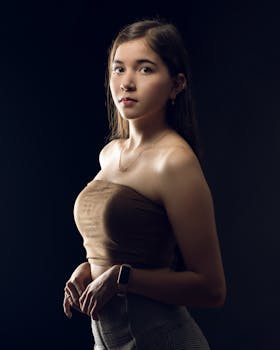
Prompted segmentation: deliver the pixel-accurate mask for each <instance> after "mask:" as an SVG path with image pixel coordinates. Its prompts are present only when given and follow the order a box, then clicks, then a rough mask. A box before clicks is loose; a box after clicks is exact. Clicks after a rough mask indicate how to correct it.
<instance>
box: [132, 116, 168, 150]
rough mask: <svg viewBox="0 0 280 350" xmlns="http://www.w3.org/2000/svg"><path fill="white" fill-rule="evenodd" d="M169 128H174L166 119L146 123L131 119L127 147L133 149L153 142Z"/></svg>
mask: <svg viewBox="0 0 280 350" xmlns="http://www.w3.org/2000/svg"><path fill="white" fill-rule="evenodd" d="M167 130H170V131H171V130H172V129H171V128H170V126H169V125H168V124H167V123H166V122H165V121H158V122H157V123H149V124H148V125H147V124H144V123H141V122H140V120H137V121H136V120H134V121H133V120H129V138H128V140H127V141H126V149H127V150H130V151H133V150H135V149H137V148H140V147H143V146H146V145H148V144H150V143H152V142H153V141H154V140H155V139H156V138H157V137H158V136H160V135H161V134H162V133H163V132H165V131H167Z"/></svg>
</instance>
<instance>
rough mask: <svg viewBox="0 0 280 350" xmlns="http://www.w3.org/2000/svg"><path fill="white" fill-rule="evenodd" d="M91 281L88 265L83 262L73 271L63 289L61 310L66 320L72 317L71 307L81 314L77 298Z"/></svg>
mask: <svg viewBox="0 0 280 350" xmlns="http://www.w3.org/2000/svg"><path fill="white" fill-rule="evenodd" d="M91 281H92V278H91V271H90V264H89V263H88V262H84V263H82V264H80V265H79V266H78V267H77V268H76V269H75V270H74V272H73V273H72V275H71V277H70V279H69V280H68V281H67V282H66V286H65V288H64V291H65V293H64V300H63V309H64V313H65V314H66V316H67V317H68V318H71V317H72V312H71V307H72V308H73V309H75V310H77V311H79V312H82V311H81V309H80V304H79V298H80V296H81V295H82V293H83V292H84V290H85V288H86V286H87V285H88V284H89V283H90V282H91Z"/></svg>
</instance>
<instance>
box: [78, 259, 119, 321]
mask: <svg viewBox="0 0 280 350" xmlns="http://www.w3.org/2000/svg"><path fill="white" fill-rule="evenodd" d="M118 272H119V266H118V265H114V266H112V267H110V268H109V269H108V270H106V271H105V272H104V273H103V274H102V275H100V276H98V277H97V278H96V279H95V280H94V281H92V282H91V283H90V284H89V285H88V286H87V287H86V289H85V290H84V292H83V294H82V295H81V297H80V299H79V301H80V310H81V311H82V312H83V313H85V314H87V315H88V316H91V317H92V318H93V319H94V320H98V315H97V313H98V311H99V310H100V309H101V308H102V307H103V306H104V305H105V304H106V303H107V302H108V301H109V300H110V299H111V298H112V297H113V296H114V295H115V294H116V293H117V291H118V289H117V276H118Z"/></svg>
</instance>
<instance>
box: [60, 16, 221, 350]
mask: <svg viewBox="0 0 280 350" xmlns="http://www.w3.org/2000/svg"><path fill="white" fill-rule="evenodd" d="M108 107H113V113H110V112H109V115H111V120H110V126H111V129H112V134H111V141H110V142H109V143H108V144H107V145H105V147H104V148H103V149H102V150H101V152H100V167H101V170H100V171H99V172H98V174H97V175H96V177H95V178H94V179H93V180H92V181H91V182H90V183H89V184H88V185H87V186H86V187H85V188H84V189H83V190H82V192H81V193H80V194H79V195H78V197H77V199H76V202H75V207H74V216H75V221H76V224H77V227H78V229H79V231H80V233H81V234H82V236H83V239H84V247H85V249H86V252H87V259H88V262H86V263H83V264H81V265H80V266H78V268H77V269H76V270H75V271H74V272H73V274H72V276H71V277H70V279H69V280H68V281H67V283H66V287H65V296H64V311H65V313H66V315H67V316H68V317H71V315H72V314H71V307H72V308H74V309H76V310H78V311H80V312H83V313H85V314H87V315H89V316H90V317H91V322H92V331H93V336H94V339H95V349H110V350H111V349H123V350H129V349H138V350H139V349H141V350H142V349H143V350H144V349H145V350H149V349H161V350H164V349H169V350H170V349H188V350H189V349H209V345H208V342H207V340H206V339H205V337H204V335H203V333H202V331H201V330H200V328H199V326H198V325H197V323H196V322H195V320H194V319H193V318H192V317H191V315H190V313H189V312H188V310H187V307H188V306H199V307H204V306H205V307H220V306H222V305H223V303H224V300H225V294H226V284H225V277H224V271H223V264H222V259H221V253H220V249H219V241H218V237H217V232H216V225H215V218H214V208H213V202H212V198H211V193H210V190H209V187H208V185H207V182H206V180H205V177H204V175H203V171H202V168H201V166H200V160H199V153H198V148H197V137H196V136H197V134H196V131H195V130H196V129H195V126H196V123H195V118H194V113H193V108H192V99H191V92H190V76H189V65H188V63H187V55H186V51H185V49H184V46H183V42H182V39H181V38H180V35H179V33H178V31H177V29H176V28H175V27H174V26H173V25H172V24H168V23H164V22H162V21H159V20H143V21H139V22H136V23H133V24H131V25H128V26H127V27H125V28H124V29H123V30H122V31H121V32H120V33H119V34H118V36H117V38H116V39H115V40H114V42H113V45H112V47H111V50H110V54H109V60H108ZM180 258H181V263H180Z"/></svg>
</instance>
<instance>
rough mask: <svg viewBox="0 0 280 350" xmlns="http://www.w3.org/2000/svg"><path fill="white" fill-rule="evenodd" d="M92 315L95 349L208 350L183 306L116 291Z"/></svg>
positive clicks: (198, 330) (206, 344) (197, 328)
mask: <svg viewBox="0 0 280 350" xmlns="http://www.w3.org/2000/svg"><path fill="white" fill-rule="evenodd" d="M98 316H99V320H98V321H95V320H93V319H92V321H91V327H92V333H93V337H94V342H95V345H94V350H209V349H210V347H209V344H208V342H207V340H206V338H205V336H204V335H203V333H202V331H201V329H200V328H199V326H198V324H197V323H196V322H195V320H194V319H193V318H192V317H191V315H190V313H189V312H188V310H187V308H186V307H184V306H178V305H171V304H165V303H161V302H158V301H156V300H153V299H150V298H146V297H143V296H140V295H136V294H131V293H129V294H127V295H126V296H118V295H115V296H114V297H113V298H112V299H111V300H110V301H109V302H108V303H107V304H106V305H105V306H104V307H103V308H102V310H101V311H100V312H99V314H98Z"/></svg>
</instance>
